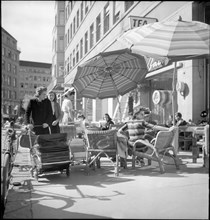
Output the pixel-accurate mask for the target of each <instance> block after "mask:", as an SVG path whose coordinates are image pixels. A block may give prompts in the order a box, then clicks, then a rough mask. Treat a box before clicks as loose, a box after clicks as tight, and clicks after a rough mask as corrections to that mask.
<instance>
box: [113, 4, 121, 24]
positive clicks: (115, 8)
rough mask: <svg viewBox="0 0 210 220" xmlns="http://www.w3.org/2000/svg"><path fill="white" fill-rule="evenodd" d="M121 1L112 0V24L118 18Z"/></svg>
mask: <svg viewBox="0 0 210 220" xmlns="http://www.w3.org/2000/svg"><path fill="white" fill-rule="evenodd" d="M121 5H122V2H120V1H114V2H113V24H115V23H116V22H117V21H118V20H119V19H120V10H121Z"/></svg>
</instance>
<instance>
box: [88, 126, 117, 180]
mask: <svg viewBox="0 0 210 220" xmlns="http://www.w3.org/2000/svg"><path fill="white" fill-rule="evenodd" d="M116 133H117V130H116V129H112V130H105V131H94V130H86V132H85V134H86V139H87V152H86V161H87V163H86V168H87V169H86V170H87V173H88V174H89V167H90V166H91V165H94V164H95V162H96V161H99V160H100V158H101V157H102V156H105V157H107V158H108V159H109V160H110V161H111V164H112V165H113V166H114V168H115V175H116V176H118V175H119V168H118V163H119V162H118V153H117V143H116ZM113 158H116V162H114V161H113Z"/></svg>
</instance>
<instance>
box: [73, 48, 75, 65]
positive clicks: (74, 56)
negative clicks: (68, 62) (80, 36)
mask: <svg viewBox="0 0 210 220" xmlns="http://www.w3.org/2000/svg"><path fill="white" fill-rule="evenodd" d="M74 66H75V50H73V67H74Z"/></svg>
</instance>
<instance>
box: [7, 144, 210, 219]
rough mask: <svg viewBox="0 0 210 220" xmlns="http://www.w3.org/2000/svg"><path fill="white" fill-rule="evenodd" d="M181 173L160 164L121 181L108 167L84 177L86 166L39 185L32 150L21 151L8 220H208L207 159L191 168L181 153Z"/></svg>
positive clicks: (130, 173) (185, 154) (104, 164)
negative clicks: (32, 165)
mask: <svg viewBox="0 0 210 220" xmlns="http://www.w3.org/2000/svg"><path fill="white" fill-rule="evenodd" d="M179 156H180V162H181V163H182V165H180V171H177V170H176V169H175V166H172V165H166V166H165V170H166V173H165V174H160V172H159V168H158V165H157V163H155V162H152V165H151V166H145V167H143V168H140V167H136V168H135V169H132V168H131V164H130V163H129V164H128V169H127V170H124V169H121V170H120V174H119V176H118V177H116V176H114V169H113V167H111V166H108V165H109V164H108V162H107V161H104V162H102V168H101V169H96V171H93V170H91V172H90V175H86V174H85V170H84V165H75V166H73V167H72V168H71V174H70V177H67V176H66V174H65V173H63V174H61V173H59V172H57V173H56V172H55V173H51V174H49V173H45V174H44V175H42V176H40V177H39V182H37V181H35V180H34V179H33V178H31V177H30V175H29V165H30V156H29V150H28V149H26V148H21V147H20V148H19V152H18V155H17V157H16V166H15V167H14V170H13V181H12V182H13V183H14V184H17V183H18V182H19V183H21V185H20V186H14V185H11V187H10V190H9V194H8V199H7V204H6V209H5V214H4V218H5V219H37V218H44V219H45V218H46V219H53V218H54V219H65V218H66V219H67V218H69V219H71V218H138V219H208V217H209V212H208V206H209V185H208V182H209V174H208V170H206V168H204V167H203V160H202V158H201V157H200V158H198V160H197V163H196V164H193V163H192V156H191V153H189V152H180V153H179Z"/></svg>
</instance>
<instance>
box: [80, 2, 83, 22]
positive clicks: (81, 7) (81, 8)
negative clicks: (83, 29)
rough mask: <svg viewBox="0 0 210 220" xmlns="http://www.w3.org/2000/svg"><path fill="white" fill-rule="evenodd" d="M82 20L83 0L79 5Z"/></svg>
mask: <svg viewBox="0 0 210 220" xmlns="http://www.w3.org/2000/svg"><path fill="white" fill-rule="evenodd" d="M82 20H83V1H82V2H81V6H80V21H82Z"/></svg>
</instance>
